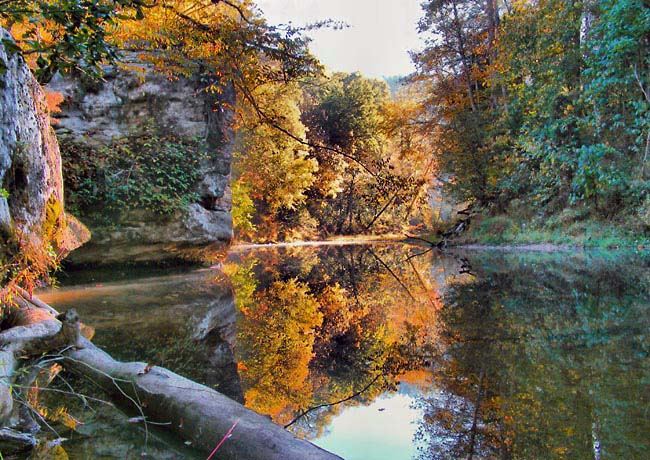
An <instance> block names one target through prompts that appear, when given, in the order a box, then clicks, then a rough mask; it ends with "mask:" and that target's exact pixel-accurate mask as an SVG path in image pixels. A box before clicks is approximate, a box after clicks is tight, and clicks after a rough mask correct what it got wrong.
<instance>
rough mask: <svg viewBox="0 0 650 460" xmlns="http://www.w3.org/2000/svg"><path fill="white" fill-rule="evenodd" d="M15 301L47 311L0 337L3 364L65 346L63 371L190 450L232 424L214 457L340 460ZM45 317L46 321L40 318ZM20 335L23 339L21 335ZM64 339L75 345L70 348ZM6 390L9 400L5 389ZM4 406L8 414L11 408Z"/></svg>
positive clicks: (72, 318) (205, 446) (211, 444)
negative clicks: (120, 357)
mask: <svg viewBox="0 0 650 460" xmlns="http://www.w3.org/2000/svg"><path fill="white" fill-rule="evenodd" d="M21 301H24V302H26V303H27V304H28V305H24V306H23V307H27V308H39V309H43V310H47V311H48V315H44V317H43V318H42V319H40V321H39V322H36V323H33V324H29V325H28V326H16V327H13V328H11V329H8V330H6V331H4V332H2V333H1V334H0V337H3V336H4V337H5V339H7V340H6V341H5V344H6V346H5V352H6V353H7V356H6V358H7V359H8V360H9V361H11V362H10V363H8V364H10V367H11V368H12V369H13V368H14V367H15V365H16V362H15V359H14V355H15V353H16V352H17V350H24V349H25V348H26V347H28V348H34V347H33V345H34V344H38V347H36V348H37V349H39V350H40V349H41V348H42V346H48V345H51V349H50V350H49V351H51V352H55V351H58V350H56V349H54V348H58V349H59V350H60V349H62V348H65V350H64V351H63V354H62V356H63V357H64V364H65V367H66V368H67V369H69V370H70V371H72V372H75V373H76V374H78V375H80V376H81V377H82V378H88V379H90V380H92V381H93V382H95V383H97V384H99V385H100V386H101V387H102V388H103V389H104V390H105V391H106V392H107V393H109V394H110V395H112V396H113V397H115V399H116V400H118V401H120V402H122V403H123V405H124V406H127V407H128V406H130V407H131V409H135V408H136V407H135V406H137V410H138V411H140V412H141V414H142V415H144V416H145V417H146V419H147V420H148V421H150V422H157V423H164V424H168V428H169V429H170V430H171V431H172V432H175V433H177V434H178V435H180V437H182V438H183V439H185V440H187V441H190V442H191V443H192V445H193V446H194V447H195V448H197V449H200V450H203V451H206V452H212V450H213V449H214V448H215V447H216V446H217V444H218V443H219V442H220V441H221V440H222V439H223V437H224V435H225V434H226V433H227V432H228V431H229V430H230V429H231V427H232V426H233V425H235V423H237V425H236V427H235V428H234V429H233V430H232V434H231V436H230V437H229V438H228V439H227V440H226V441H225V442H224V443H223V444H222V445H221V447H220V448H219V451H218V454H217V456H215V457H214V458H233V459H242V460H244V459H245V460H303V459H310V460H341V459H340V457H338V456H336V455H334V454H332V453H330V452H327V451H326V450H323V449H321V448H319V447H317V446H316V445H314V444H312V443H310V442H308V441H305V440H304V439H300V438H298V437H296V436H294V435H293V434H292V433H290V432H289V431H287V430H285V429H284V428H282V427H281V426H279V425H277V424H275V423H273V422H272V421H271V420H270V419H269V418H267V417H264V416H262V415H259V414H257V413H256V412H254V411H252V410H250V409H247V408H246V407H244V406H243V405H241V404H239V403H238V402H236V401H234V400H232V399H230V398H228V397H226V396H224V395H222V394H221V393H219V392H217V391H215V390H212V389H210V388H208V387H206V386H204V385H200V384H198V383H195V382H193V381H191V380H188V379H186V378H184V377H181V376H180V375H178V374H175V373H173V372H171V371H169V370H168V369H165V368H161V367H157V366H149V365H147V364H145V363H138V362H133V363H124V362H119V361H116V360H114V359H113V358H112V357H111V356H110V355H108V354H107V353H106V352H104V351H103V350H100V349H99V348H97V347H96V346H95V345H93V344H92V342H90V341H89V340H88V339H86V338H85V337H83V336H80V335H79V323H78V318H77V317H76V315H69V314H67V313H68V312H66V313H64V314H63V315H59V316H57V318H59V319H61V320H62V322H59V321H58V320H56V319H53V316H52V314H56V311H55V310H53V309H52V308H51V307H49V306H48V305H45V304H43V305H45V306H42V305H41V304H42V302H40V301H39V300H38V299H35V298H30V299H29V300H27V299H25V298H24V297H23V298H22V299H21ZM48 317H49V318H52V319H46V318H48ZM20 328H27V329H25V330H22V329H20ZM19 329H20V330H19ZM41 329H43V330H42V331H41ZM61 336H64V338H65V341H64V342H62V341H61V339H60V337H61ZM27 337H28V338H29V340H24V339H25V338H27ZM41 339H44V340H41ZM70 344H73V345H76V346H74V347H73V348H71V347H70V346H69V345H70ZM1 351H2V350H0V352H1ZM10 374H11V372H8V373H6V374H5V380H4V382H0V390H2V389H3V388H4V389H6V390H8V388H9V385H10V380H9V377H10ZM3 383H4V385H3ZM0 393H1V391H0ZM6 393H7V395H6V396H8V398H9V400H10V398H11V396H10V392H9V391H7V392H6ZM7 402H9V401H7ZM6 409H8V410H7V415H8V413H9V412H11V407H8V408H6Z"/></svg>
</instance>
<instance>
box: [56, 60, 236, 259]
mask: <svg viewBox="0 0 650 460" xmlns="http://www.w3.org/2000/svg"><path fill="white" fill-rule="evenodd" d="M205 86H206V82H205V81H204V80H202V78H200V77H196V78H173V79H172V78H168V77H167V76H165V75H162V74H160V73H157V72H156V71H155V70H154V68H153V66H152V65H151V64H149V63H146V62H143V61H142V60H141V59H140V58H139V57H138V56H137V55H135V54H127V55H125V56H124V57H123V59H122V61H121V64H120V65H119V66H116V67H111V68H108V69H106V74H105V76H104V81H103V82H99V83H84V82H83V81H82V80H79V79H74V80H73V79H67V78H62V77H61V76H56V77H55V78H54V79H53V81H52V82H51V83H50V84H49V85H48V87H47V90H48V91H51V92H56V93H60V94H61V95H62V96H63V103H62V104H61V112H60V113H58V114H57V122H56V124H55V125H54V127H55V129H56V131H57V134H60V135H66V136H71V137H72V138H73V139H74V141H75V142H77V143H82V144H83V143H89V144H91V145H93V146H95V147H100V146H102V145H106V144H108V143H109V142H110V141H111V139H113V138H121V137H125V136H127V135H129V134H130V133H133V132H140V131H142V130H143V129H146V128H145V126H151V122H152V121H153V123H155V126H156V128H157V129H159V130H161V131H162V132H171V133H174V134H177V135H182V136H188V137H199V138H202V139H203V140H204V141H205V145H206V148H207V149H208V152H207V153H208V155H206V157H207V159H206V160H204V161H203V164H202V166H201V171H200V177H201V180H200V182H199V184H198V185H197V190H196V195H197V196H199V197H200V199H199V200H198V202H196V203H192V204H190V205H189V208H188V209H182V210H180V209H179V210H178V212H177V213H176V214H175V215H174V216H173V217H172V218H165V219H161V218H160V217H159V216H156V215H154V214H153V213H151V212H147V211H145V210H139V209H137V210H135V211H133V210H132V211H130V212H125V213H124V214H123V216H122V217H121V218H119V219H118V221H117V222H115V225H112V226H111V228H102V227H97V226H95V227H92V226H91V230H92V232H93V239H92V240H91V242H90V243H89V244H88V245H86V246H85V247H84V248H83V249H82V250H80V251H77V252H75V254H73V255H72V259H73V261H75V262H79V263H95V262H100V261H101V262H109V263H113V262H121V261H136V262H138V261H141V262H146V261H155V260H162V259H167V258H174V257H175V256H176V255H181V256H182V255H183V254H184V253H186V252H187V249H189V248H192V249H195V248H197V247H202V246H220V247H223V246H224V245H225V244H228V243H229V242H230V241H231V239H232V217H231V206H232V205H231V194H230V186H229V181H230V164H231V159H232V149H233V142H234V136H233V135H232V129H231V127H230V121H231V119H232V116H233V111H232V107H233V106H234V99H235V98H234V91H231V90H228V89H226V90H224V91H223V92H221V93H219V94H212V93H206V92H205V91H202V89H203V88H204V87H205Z"/></svg>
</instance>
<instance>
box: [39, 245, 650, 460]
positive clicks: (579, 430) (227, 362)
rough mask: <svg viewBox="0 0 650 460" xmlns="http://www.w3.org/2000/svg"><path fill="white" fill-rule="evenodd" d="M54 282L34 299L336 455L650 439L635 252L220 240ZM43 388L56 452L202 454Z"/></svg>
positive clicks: (478, 452)
mask: <svg viewBox="0 0 650 460" xmlns="http://www.w3.org/2000/svg"><path fill="white" fill-rule="evenodd" d="M59 281H60V287H58V288H56V289H50V290H47V291H43V292H40V293H39V295H40V297H41V298H42V299H43V300H45V301H47V302H49V303H51V304H52V305H53V306H54V307H55V308H57V309H58V310H64V309H66V308H69V307H74V308H76V309H77V310H78V311H79V313H80V316H81V318H82V320H83V321H84V322H85V323H87V324H89V325H91V326H93V327H94V328H95V331H96V332H95V337H94V342H95V343H96V344H97V345H99V346H101V347H103V348H105V349H106V350H107V351H109V352H110V353H111V354H113V355H114V356H115V357H116V358H120V359H122V360H139V361H147V362H151V363H155V364H157V365H161V366H166V367H168V368H170V369H172V370H174V371H176V372H178V373H180V374H182V375H185V376H187V377H190V378H192V379H194V380H197V381H199V382H201V383H204V384H206V385H209V386H211V387H213V388H216V389H217V390H219V391H221V392H223V393H225V394H227V395H228V396H230V397H232V398H234V399H236V400H239V401H241V402H245V403H246V405H247V406H248V407H250V408H252V409H254V410H256V411H258V412H260V413H263V414H267V415H268V416H270V417H271V418H272V419H273V420H274V421H276V422H277V423H280V424H283V425H290V427H289V429H290V430H292V431H294V432H295V433H296V434H298V435H299V436H303V437H305V438H307V439H309V440H311V441H312V442H314V443H316V444H318V445H320V446H322V447H324V448H326V449H328V450H331V451H333V452H335V453H337V454H339V455H341V456H342V457H344V458H346V459H348V460H410V459H423V460H424V459H471V458H474V459H527V460H529V459H565V458H566V459H595V460H600V459H623V458H625V459H647V458H648V452H650V437H649V436H648V433H649V432H650V359H649V355H650V345H649V343H650V340H648V336H649V333H650V255H648V254H645V255H644V254H636V253H633V252H629V253H628V252H609V253H608V252H604V253H592V252H584V251H579V252H577V251H576V252H570V251H567V252H534V251H528V252H521V251H503V250H492V251H481V250H472V251H460V250H455V251H451V252H446V253H441V252H438V251H427V250H426V248H423V247H417V246H409V245H403V244H394V243H393V244H389V243H373V244H357V245H341V246H338V245H325V246H318V245H311V246H289V247H248V248H243V247H242V248H237V247H235V248H233V250H232V251H231V252H230V254H229V256H228V258H227V260H225V261H224V262H223V263H222V264H220V266H219V267H215V268H211V269H198V270H184V271H179V270H172V269H170V270H167V271H165V270H160V271H157V272H147V271H142V270H140V271H133V270H129V269H123V270H118V271H115V270H113V271H110V272H107V271H88V270H86V271H83V272H71V273H63V274H61V275H59ZM57 380H58V379H57ZM55 382H56V381H55ZM57 385H59V386H61V385H70V386H73V387H74V388H75V390H76V391H77V392H80V393H85V394H90V392H91V391H92V389H89V388H88V387H87V384H85V383H81V382H76V381H74V380H68V381H66V382H65V383H61V382H59V383H58V384H57ZM76 385H79V387H77V386H76ZM86 392H87V393H86ZM57 398H58V396H57ZM61 404H65V405H66V407H67V409H68V411H69V413H70V414H71V415H73V416H74V417H75V418H76V419H78V420H79V421H81V422H83V424H80V425H78V427H77V432H75V433H64V434H61V433H59V434H61V435H62V436H64V437H66V438H68V440H67V441H66V442H64V443H63V445H62V447H63V448H64V449H65V450H66V451H67V453H68V456H69V457H70V458H71V459H85V458H88V459H118V458H119V459H123V458H141V454H142V452H143V451H146V452H147V455H148V458H154V459H175V458H178V459H186V458H187V459H193V458H197V459H201V458H205V455H202V454H199V453H197V452H195V451H193V450H192V449H191V446H185V445H184V444H183V443H181V442H179V441H177V440H175V439H173V438H172V437H170V436H167V435H166V434H165V432H164V431H163V430H160V429H156V428H155V427H149V429H148V430H147V432H146V433H145V430H144V428H143V426H142V423H138V422H137V420H136V421H133V420H131V421H129V418H130V417H133V416H134V415H137V412H136V411H135V410H134V413H133V414H128V415H123V414H122V413H121V412H118V411H117V410H114V409H111V408H110V407H107V406H106V405H104V404H102V403H100V402H92V401H89V405H90V406H92V407H93V410H87V409H84V408H83V407H82V404H81V403H80V402H79V399H77V400H76V402H75V400H70V401H67V402H66V401H63V400H62V401H61ZM226 442H227V441H226Z"/></svg>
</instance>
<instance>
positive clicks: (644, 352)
mask: <svg viewBox="0 0 650 460" xmlns="http://www.w3.org/2000/svg"><path fill="white" fill-rule="evenodd" d="M472 262H473V266H474V267H475V268H476V273H477V277H476V278H473V279H471V281H470V280H468V279H464V280H453V281H451V282H449V283H448V284H447V288H446V294H445V295H444V298H443V304H444V306H443V307H442V309H441V311H440V312H439V320H440V323H441V334H440V338H441V343H440V346H441V349H442V350H444V353H443V354H441V355H439V356H438V357H437V359H435V364H434V375H435V382H436V385H437V386H439V388H440V389H441V390H442V393H441V394H438V395H437V396H436V397H430V398H423V399H422V401H421V407H422V408H423V409H424V410H425V417H424V421H423V422H422V423H421V425H420V428H419V432H418V435H419V438H420V440H421V442H423V443H424V445H426V447H425V448H424V449H423V450H422V452H421V458H422V459H472V458H476V459H478V458H481V459H564V458H566V459H621V458H626V459H644V458H647V452H648V451H649V450H650V441H649V438H648V436H647V433H648V431H649V429H650V422H649V420H650V419H649V418H648V413H649V411H650V386H649V385H648V382H649V380H650V360H648V357H649V352H650V347H649V345H648V340H647V334H648V326H649V324H650V301H649V298H650V297H649V291H650V288H649V287H650V275H649V274H650V270H648V265H649V262H648V258H647V257H646V258H639V257H632V256H630V257H625V256H622V257H617V258H614V257H613V256H612V257H610V258H606V257H591V256H589V255H584V254H583V255H578V256H573V257H566V256H565V255H559V256H558V255H525V256H516V255H509V256H498V255H497V256H496V257H495V254H494V253H492V254H488V255H484V256H478V257H476V256H475V257H473V261H472ZM441 395H442V396H441Z"/></svg>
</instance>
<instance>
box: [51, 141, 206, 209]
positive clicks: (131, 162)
mask: <svg viewBox="0 0 650 460" xmlns="http://www.w3.org/2000/svg"><path fill="white" fill-rule="evenodd" d="M144 131H146V133H138V134H133V135H129V136H126V137H123V138H117V139H114V140H113V141H112V142H111V143H110V144H109V145H106V146H105V147H102V148H99V149H95V148H92V147H89V146H88V145H86V144H79V143H75V142H74V141H71V140H69V139H64V140H62V141H61V151H62V157H63V171H64V179H65V186H66V191H67V193H68V205H69V206H70V207H71V208H72V209H73V210H74V211H76V212H77V213H79V214H80V215H82V216H93V215H94V216H97V215H106V214H112V213H120V212H122V211H128V210H135V209H142V210H147V211H152V212H154V213H156V214H159V215H170V214H172V213H174V212H175V211H177V210H179V209H180V210H182V209H185V208H187V206H188V205H189V204H190V203H192V202H196V201H198V199H199V196H198V195H197V193H196V192H195V191H194V188H195V186H196V184H197V182H198V180H199V177H200V173H199V170H200V163H201V160H202V159H203V158H204V157H205V153H204V152H203V149H202V146H201V143H200V142H198V141H196V140H194V139H189V138H187V137H180V136H175V135H173V134H161V133H159V132H158V131H157V130H156V129H150V128H145V130H144Z"/></svg>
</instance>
